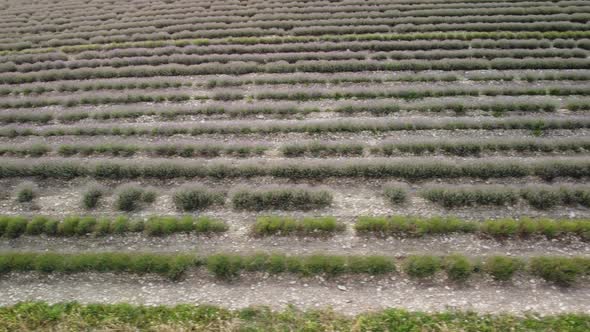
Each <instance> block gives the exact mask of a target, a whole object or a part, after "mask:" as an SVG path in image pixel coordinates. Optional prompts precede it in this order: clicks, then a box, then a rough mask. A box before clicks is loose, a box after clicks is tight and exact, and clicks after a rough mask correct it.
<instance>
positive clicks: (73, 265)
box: [0, 253, 198, 280]
mask: <svg viewBox="0 0 590 332" xmlns="http://www.w3.org/2000/svg"><path fill="white" fill-rule="evenodd" d="M0 261H5V262H8V264H6V266H4V268H3V269H4V270H5V272H8V271H11V270H13V271H40V272H46V273H50V272H66V273H77V272H90V271H94V272H131V273H139V274H143V273H157V274H161V275H164V276H167V277H169V278H171V279H173V280H177V279H178V278H180V276H181V275H182V273H183V272H184V271H185V270H186V269H187V268H189V267H190V266H194V265H197V263H198V262H197V260H196V259H195V257H193V256H189V255H166V254H129V253H83V254H57V253H42V254H31V253H5V254H0Z"/></svg>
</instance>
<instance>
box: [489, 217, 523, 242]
mask: <svg viewBox="0 0 590 332" xmlns="http://www.w3.org/2000/svg"><path fill="white" fill-rule="evenodd" d="M518 230H519V223H518V221H516V220H514V219H498V220H486V221H485V222H484V223H483V224H482V225H481V226H480V231H481V232H483V233H484V234H489V235H491V236H493V237H495V238H507V237H512V236H514V235H515V234H517V233H518Z"/></svg>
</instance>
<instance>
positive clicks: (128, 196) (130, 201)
mask: <svg viewBox="0 0 590 332" xmlns="http://www.w3.org/2000/svg"><path fill="white" fill-rule="evenodd" d="M116 195H117V196H116V199H115V208H116V209H117V210H120V211H127V212H131V211H135V210H138V209H139V208H141V206H142V205H143V204H142V203H152V202H153V201H154V200H155V198H156V195H157V194H156V192H155V191H154V190H152V189H146V188H144V187H140V186H139V185H134V184H128V185H123V186H121V187H119V188H118V189H117V194H116Z"/></svg>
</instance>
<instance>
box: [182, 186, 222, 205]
mask: <svg viewBox="0 0 590 332" xmlns="http://www.w3.org/2000/svg"><path fill="white" fill-rule="evenodd" d="M172 201H173V202H174V205H175V206H176V208H177V209H179V210H182V211H194V210H204V209H207V208H209V207H211V206H213V205H223V203H224V202H225V194H224V193H222V192H217V191H211V190H209V189H206V188H205V187H202V186H195V185H185V186H183V187H181V188H179V189H177V190H176V191H175V192H174V193H173V195H172Z"/></svg>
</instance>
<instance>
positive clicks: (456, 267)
mask: <svg viewBox="0 0 590 332" xmlns="http://www.w3.org/2000/svg"><path fill="white" fill-rule="evenodd" d="M443 265H444V269H445V271H446V272H447V275H448V276H449V279H451V280H453V281H457V282H465V281H466V280H467V279H469V277H470V276H471V274H472V273H473V271H474V269H475V266H474V265H473V263H471V261H469V259H468V258H467V257H464V256H461V255H450V256H447V257H445V259H444V262H443Z"/></svg>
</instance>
